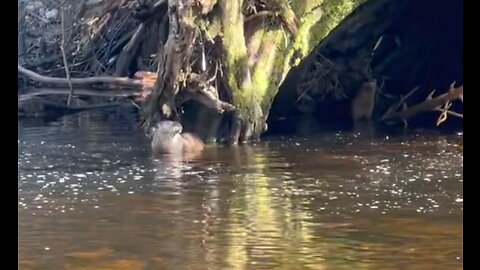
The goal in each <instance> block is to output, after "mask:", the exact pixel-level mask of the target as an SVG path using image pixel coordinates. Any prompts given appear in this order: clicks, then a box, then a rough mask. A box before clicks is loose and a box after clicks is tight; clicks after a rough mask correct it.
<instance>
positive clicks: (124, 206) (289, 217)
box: [18, 113, 463, 269]
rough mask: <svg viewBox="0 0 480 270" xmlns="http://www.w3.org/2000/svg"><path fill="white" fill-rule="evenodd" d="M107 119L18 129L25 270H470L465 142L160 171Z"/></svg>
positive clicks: (173, 164) (397, 143)
mask: <svg viewBox="0 0 480 270" xmlns="http://www.w3.org/2000/svg"><path fill="white" fill-rule="evenodd" d="M105 117H106V116H105V115H102V114H100V113H90V114H87V113H84V114H79V115H72V116H68V117H65V118H62V119H61V120H59V121H56V122H50V123H25V122H23V121H21V122H19V127H18V129H19V138H18V156H19V158H18V168H19V172H18V226H19V227H18V229H19V236H18V242H19V250H18V253H19V266H20V268H21V269H432V268H435V269H460V268H462V267H463V255H462V254H463V149H462V145H463V137H462V135H461V134H450V135H444V134H443V135H442V134H430V133H422V134H420V133H418V132H415V131H412V132H408V133H407V134H403V135H396V136H389V135H379V136H374V137H368V136H367V137H365V136H360V135H359V134H357V133H350V132H328V133H323V134H318V135H315V136H308V137H307V136H303V137H301V136H297V137H288V138H284V137H278V136H277V137H269V138H267V139H266V140H264V141H263V142H260V143H257V144H255V145H245V146H239V147H234V148H225V147H213V146H210V147H207V149H206V150H205V152H204V153H203V154H202V155H201V156H199V157H196V158H193V159H190V160H178V159H169V158H166V157H163V158H160V159H155V158H153V157H152V155H151V153H150V151H149V147H148V142H147V140H146V139H145V138H144V137H143V134H142V132H141V131H140V130H139V129H138V127H137V124H136V121H134V119H132V118H131V117H129V116H122V117H118V118H115V117H114V118H113V119H112V118H110V119H105ZM110 117H111V116H110ZM106 120H108V121H106Z"/></svg>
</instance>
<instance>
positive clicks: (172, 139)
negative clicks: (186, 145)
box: [152, 120, 183, 154]
mask: <svg viewBox="0 0 480 270" xmlns="http://www.w3.org/2000/svg"><path fill="white" fill-rule="evenodd" d="M181 132H182V125H180V124H179V123H178V122H174V121H169V120H167V121H160V122H159V123H158V124H157V126H156V127H155V128H154V129H153V136H152V150H153V152H154V153H159V154H176V153H178V154H180V153H182V152H183V140H182V136H181V135H180V133H181Z"/></svg>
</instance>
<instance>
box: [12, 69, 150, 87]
mask: <svg viewBox="0 0 480 270" xmlns="http://www.w3.org/2000/svg"><path fill="white" fill-rule="evenodd" d="M18 73H19V74H21V75H23V76H25V77H27V78H29V79H31V80H33V81H36V82H38V83H41V84H46V85H49V86H51V87H55V88H67V87H69V82H68V79H65V78H57V77H48V76H44V75H40V74H38V73H36V72H34V71H31V70H28V69H26V68H24V67H22V66H20V65H18ZM70 81H71V83H72V86H74V87H94V86H96V85H97V86H98V85H102V86H103V87H100V89H115V88H132V89H136V90H138V91H141V90H142V89H143V87H144V85H143V83H142V81H140V80H136V79H131V78H126V77H125V78H119V77H111V76H99V77H88V78H71V79H70ZM97 88H98V87H97Z"/></svg>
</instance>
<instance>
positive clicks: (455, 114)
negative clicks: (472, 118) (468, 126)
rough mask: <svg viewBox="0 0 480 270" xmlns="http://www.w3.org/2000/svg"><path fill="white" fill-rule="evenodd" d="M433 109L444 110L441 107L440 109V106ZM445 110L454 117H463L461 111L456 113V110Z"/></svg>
mask: <svg viewBox="0 0 480 270" xmlns="http://www.w3.org/2000/svg"><path fill="white" fill-rule="evenodd" d="M434 111H437V112H444V110H442V109H440V108H437V109H435V110H434ZM445 112H446V113H448V114H450V115H453V116H456V117H458V118H463V114H462V113H457V112H454V111H450V110H446V111H445Z"/></svg>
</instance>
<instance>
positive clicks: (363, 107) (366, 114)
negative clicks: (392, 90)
mask: <svg viewBox="0 0 480 270" xmlns="http://www.w3.org/2000/svg"><path fill="white" fill-rule="evenodd" d="M376 92H377V81H376V80H372V81H367V82H364V83H363V84H362V87H361V88H360V90H359V91H358V93H357V95H356V96H355V98H354V99H353V101H352V118H353V121H354V122H359V121H366V122H369V121H370V120H371V119H372V113H373V109H374V106H375V94H376Z"/></svg>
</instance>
